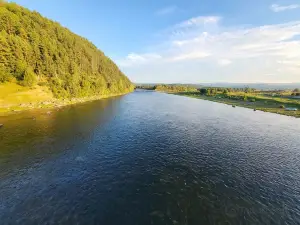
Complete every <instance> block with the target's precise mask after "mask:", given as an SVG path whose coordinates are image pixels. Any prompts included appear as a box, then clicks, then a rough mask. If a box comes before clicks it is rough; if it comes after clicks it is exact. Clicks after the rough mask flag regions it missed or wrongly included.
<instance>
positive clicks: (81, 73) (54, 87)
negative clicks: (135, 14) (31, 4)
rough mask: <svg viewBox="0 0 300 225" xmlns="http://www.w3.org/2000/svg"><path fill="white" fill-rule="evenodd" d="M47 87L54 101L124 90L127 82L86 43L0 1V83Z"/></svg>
mask: <svg viewBox="0 0 300 225" xmlns="http://www.w3.org/2000/svg"><path fill="white" fill-rule="evenodd" d="M1 82H2V83H3V82H16V83H18V84H20V85H23V86H30V87H32V86H35V85H46V86H49V87H50V90H51V91H52V92H53V94H54V96H55V97H57V98H72V97H85V96H94V95H107V94H114V93H115V94H118V93H125V92H129V91H131V90H132V89H133V85H132V83H131V82H130V80H129V79H128V78H127V77H126V76H125V75H124V74H123V73H122V72H121V71H120V70H119V68H118V67H117V66H116V65H115V64H114V62H113V61H112V60H110V59H109V58H108V57H106V56H105V55H104V53H103V52H101V51H100V50H98V49H97V48H96V47H95V46H94V45H93V44H92V43H91V42H89V41H88V40H87V39H85V38H82V37H80V36H78V35H76V34H74V33H72V32H71V31H69V30H68V29H66V28H64V27H62V26H61V25H60V24H59V23H57V22H53V21H51V20H49V19H46V18H44V17H42V16H41V15H40V14H39V13H38V12H35V11H33V12H32V11H30V10H28V9H26V8H24V7H22V6H19V5H17V4H15V3H5V2H3V1H1V0H0V83H1Z"/></svg>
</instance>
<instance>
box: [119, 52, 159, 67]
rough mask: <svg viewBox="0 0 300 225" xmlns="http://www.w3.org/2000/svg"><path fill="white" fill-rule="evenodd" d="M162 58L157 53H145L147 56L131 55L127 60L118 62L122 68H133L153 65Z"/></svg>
mask: <svg viewBox="0 0 300 225" xmlns="http://www.w3.org/2000/svg"><path fill="white" fill-rule="evenodd" d="M161 58H162V57H161V56H160V55H159V54H156V53H145V54H137V53H130V54H128V55H127V56H126V58H125V59H121V60H117V63H118V64H119V65H120V66H122V67H131V66H137V65H142V64H146V63H152V62H153V61H156V60H158V59H161Z"/></svg>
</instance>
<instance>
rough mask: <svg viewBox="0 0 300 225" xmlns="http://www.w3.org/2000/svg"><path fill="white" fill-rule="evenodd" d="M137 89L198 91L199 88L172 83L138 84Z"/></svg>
mask: <svg viewBox="0 0 300 225" xmlns="http://www.w3.org/2000/svg"><path fill="white" fill-rule="evenodd" d="M136 88H137V89H145V90H155V91H163V92H193V91H197V88H195V87H191V86H189V85H177V84H176V85H171V84H159V85H137V86H136Z"/></svg>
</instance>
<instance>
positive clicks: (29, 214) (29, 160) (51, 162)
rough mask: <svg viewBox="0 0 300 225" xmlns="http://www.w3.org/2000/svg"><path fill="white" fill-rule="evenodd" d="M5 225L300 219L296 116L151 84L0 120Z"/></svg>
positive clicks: (0, 199) (0, 212)
mask: <svg viewBox="0 0 300 225" xmlns="http://www.w3.org/2000/svg"><path fill="white" fill-rule="evenodd" d="M0 123H3V124H4V126H3V127H2V128H0V221H1V222H0V223H1V224H103V225H108V224H109V225H119V224H122V225H135V224H139V225H147V224H158V225H160V224H164V225H165V224H180V225H181V224H195V225H199V224H204V225H207V224H300V163H299V162H300V136H299V134H300V120H299V119H296V118H292V117H286V116H281V115H277V114H270V113H265V112H254V111H253V110H249V109H245V108H239V107H238V108H232V107H231V106H228V105H223V104H219V103H214V102H209V101H204V100H199V99H193V98H188V97H182V96H175V95H168V94H163V93H156V92H151V91H136V92H134V93H131V94H128V95H125V96H121V97H115V98H110V99H103V100H99V101H94V102H87V103H83V104H78V105H73V106H67V107H64V108H61V109H55V110H51V114H49V113H46V112H44V111H42V112H34V111H32V112H25V113H21V114H18V115H12V116H8V117H2V118H0Z"/></svg>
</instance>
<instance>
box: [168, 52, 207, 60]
mask: <svg viewBox="0 0 300 225" xmlns="http://www.w3.org/2000/svg"><path fill="white" fill-rule="evenodd" d="M208 56H210V54H209V53H207V52H201V51H195V52H190V53H184V54H180V55H177V56H175V57H173V58H170V59H169V60H170V61H182V60H189V59H190V60H192V59H202V58H206V57H208Z"/></svg>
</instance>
